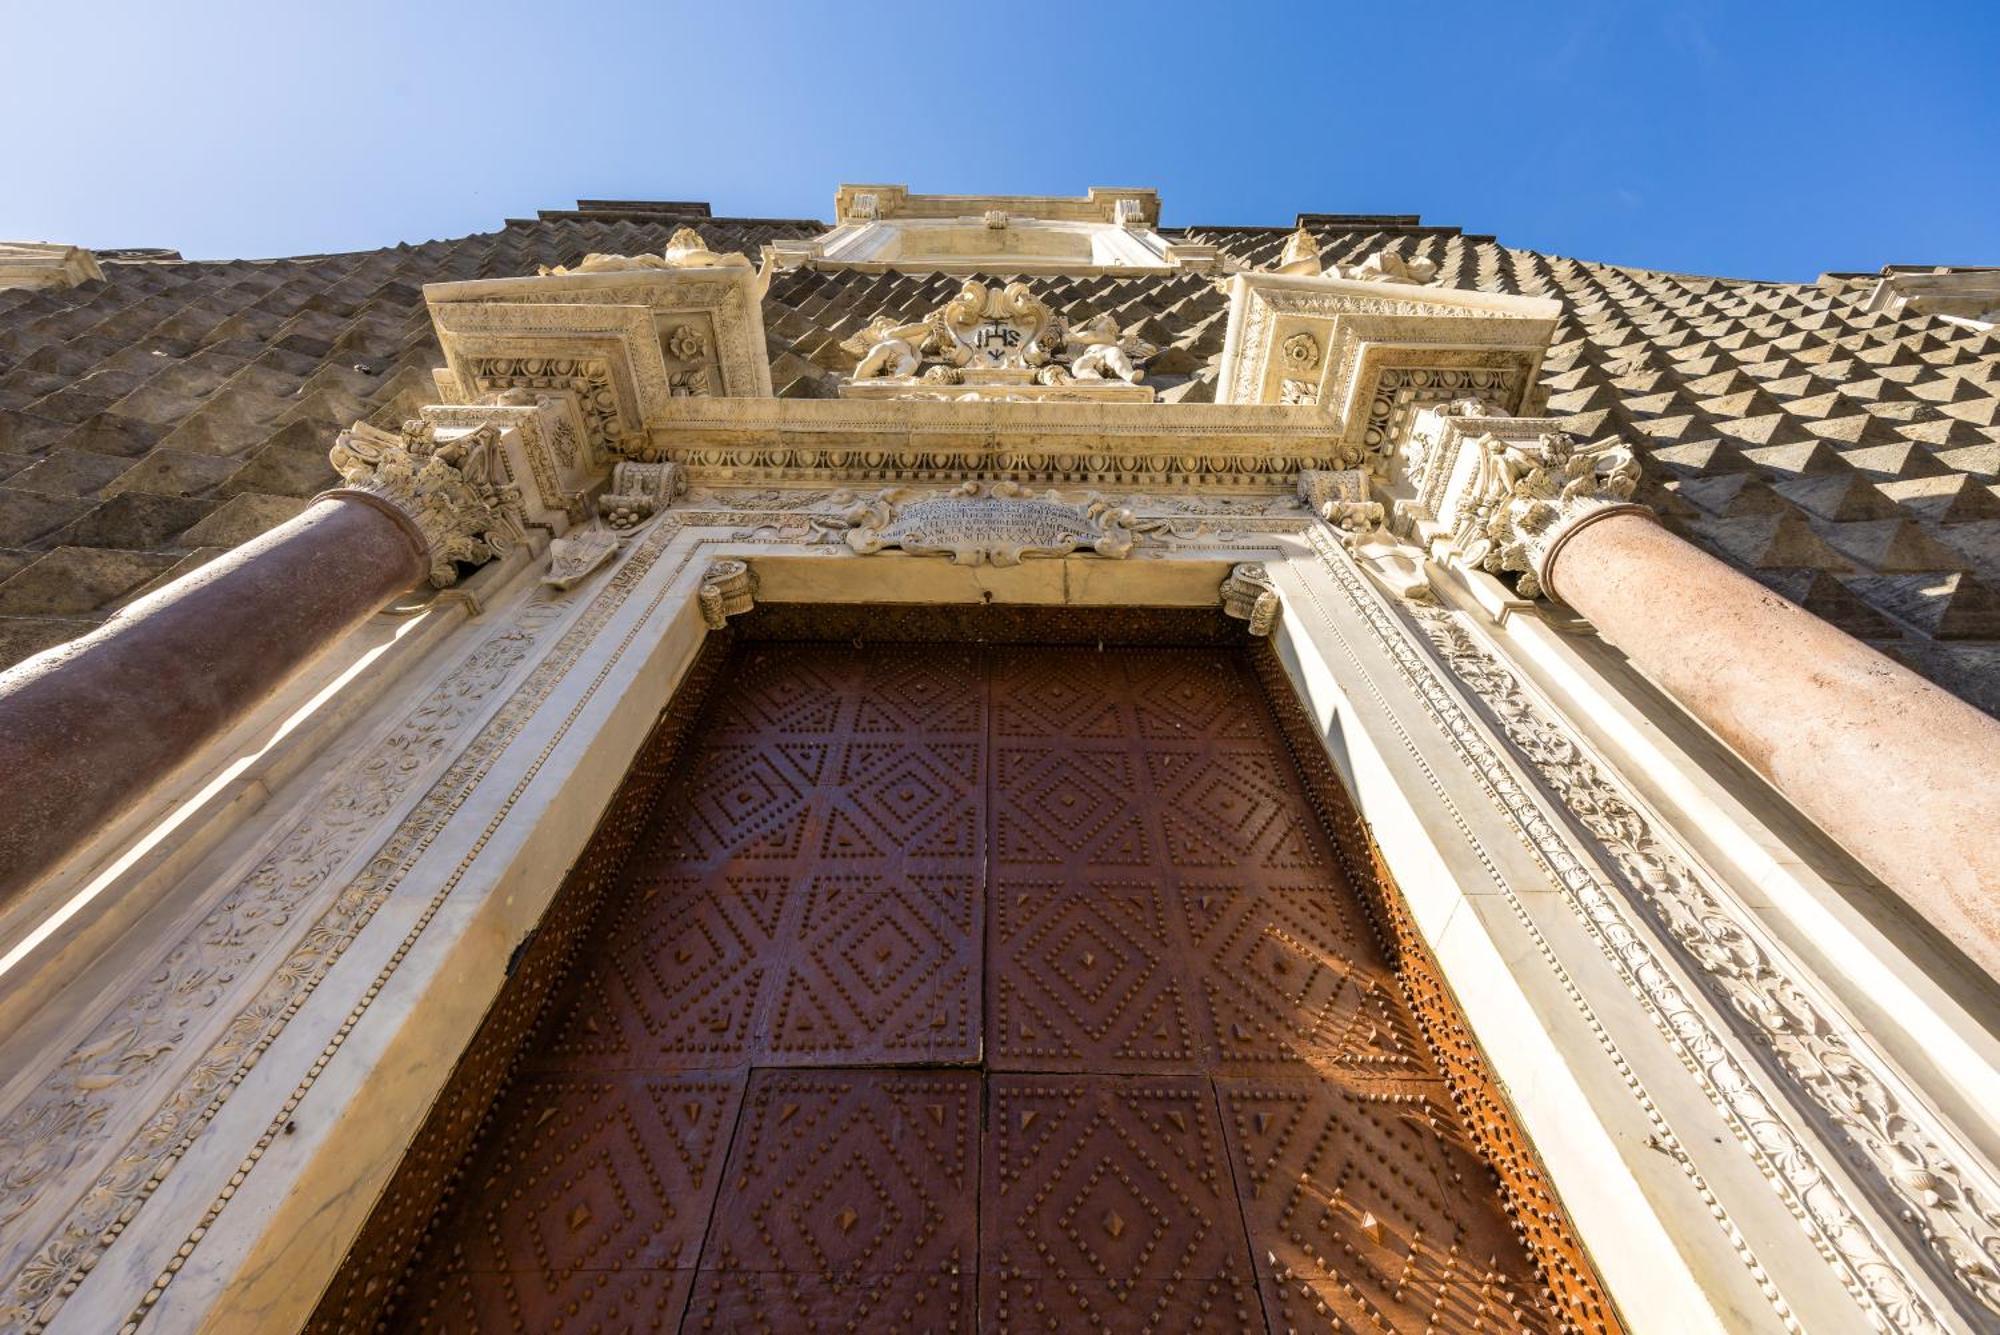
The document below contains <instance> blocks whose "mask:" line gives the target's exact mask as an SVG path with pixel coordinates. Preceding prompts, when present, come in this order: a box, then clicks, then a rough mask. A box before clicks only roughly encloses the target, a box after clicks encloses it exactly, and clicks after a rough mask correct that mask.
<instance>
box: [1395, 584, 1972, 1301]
mask: <svg viewBox="0 0 2000 1335" xmlns="http://www.w3.org/2000/svg"><path fill="white" fill-rule="evenodd" d="M1410 607H1411V611H1412V613H1413V615H1414V616H1415V617H1416V620H1417V623H1418V625H1419V626H1420V627H1421V628H1422V630H1423V631H1424V633H1425V634H1426V635H1427V636H1428V637H1429V639H1430V641H1431V643H1432V644H1433V645H1434V646H1435V647H1436V648H1437V650H1438V652H1439V653H1440V654H1441V655H1442V656H1443V657H1444V659H1445V661H1446V662H1447V663H1448V664H1449V665H1450V666H1451V668H1452V670H1453V674H1454V675H1455V676H1456V677H1457V678H1458V679H1459V680H1460V681H1461V682H1463V683H1464V684H1465V685H1466V686H1467V687H1469V688H1470V689H1471V690H1472V691H1473V692H1474V693H1475V694H1477V695H1478V697H1479V698H1480V700H1481V701H1482V702H1484V703H1485V705H1486V706H1487V708H1488V709H1489V710H1490V711H1491V712H1492V714H1493V717H1494V718H1495V719H1497V720H1498V721H1499V723H1500V725H1501V728H1502V730H1503V731H1504V733H1505V735H1506V737H1507V739H1508V740H1509V741H1510V742H1512V743H1513V744H1514V745H1515V747H1517V748H1518V749H1519V751H1520V752H1521V754H1522V755H1523V756H1525V757H1526V759H1527V760H1528V761H1529V763H1530V764H1532V765H1533V766H1534V768H1535V770H1536V772H1537V773H1538V774H1540V775H1541V777H1542V779H1543V781H1544V782H1545V783H1546V784H1547V785H1548V788H1549V790H1550V791H1551V792H1552V793H1553V794H1554V795H1555V796H1556V797H1557V798H1558V800H1560V801H1561V802H1562V804H1563V807H1564V809H1565V810H1567V811H1568V812H1569V813H1570V815H1571V816H1572V817H1573V818H1574V819H1575V820H1576V821H1577V822H1578V824H1579V825H1581V826H1582V827H1583V829H1584V830H1585V831H1586V832H1588V834H1589V835H1590V836H1591V839H1592V841H1593V842H1594V843H1595V844H1596V845H1597V846H1598V847H1599V848H1601V849H1602V850H1604V852H1605V853H1606V854H1607V855H1608V856H1609V858H1610V860H1611V863H1612V866H1613V867H1614V868H1615V869H1616V871H1617V873H1618V875H1619V879H1620V880H1621V881H1622V882H1623V883H1624V885H1625V888H1626V889H1627V891H1628V892H1629V894H1630V902H1632V903H1635V904H1637V905H1640V906H1642V907H1643V909H1644V910H1645V912H1646V914H1647V916H1648V918H1649V920H1650V922H1651V925H1652V926H1653V928H1654V929H1655V931H1656V933H1657V934H1658V937H1659V939H1662V940H1665V941H1668V942H1671V943H1673V945H1675V946H1677V947H1678V948H1679V950H1680V952H1681V957H1682V960H1683V962H1684V964H1685V965H1686V966H1687V972H1688V974H1689V975H1690V976H1691V977H1692V978H1694V979H1695V980H1697V981H1698V983H1699V985H1700V986H1701V987H1702V989H1703V990H1704V991H1705V992H1706V993H1707V994H1708V995H1709V998H1710V999H1711V1001H1713V1002H1714V1003H1715V1004H1716V1005H1717V1006H1718V1007H1719V1008H1720V1010H1721V1012H1722V1014H1724V1015H1725V1016H1735V1017H1738V1018H1739V1019H1740V1021H1741V1022H1742V1023H1741V1027H1742V1028H1745V1029H1747V1030H1748V1031H1749V1034H1750V1036H1751V1038H1752V1039H1753V1040H1754V1041H1755V1042H1756V1043H1757V1045H1758V1048H1759V1050H1760V1051H1761V1052H1763V1053H1765V1054H1768V1058H1769V1059H1770V1064H1771V1065H1772V1066H1774V1067H1775V1068H1776V1070H1775V1073H1776V1074H1778V1075H1779V1076H1780V1077H1781V1078H1782V1079H1784V1081H1785V1084H1786V1087H1787V1088H1788V1089H1790V1090H1792V1091H1794V1092H1795V1093H1796V1094H1797V1095H1800V1096H1802V1097H1801V1098H1798V1099H1797V1100H1795V1102H1797V1103H1798V1104H1799V1105H1800V1106H1802V1108H1803V1110H1804V1111H1806V1112H1808V1113H1809V1114H1811V1115H1812V1116H1813V1117H1814V1120H1815V1121H1817V1122H1818V1123H1819V1124H1820V1125H1821V1127H1822V1129H1823V1130H1825V1131H1828V1132H1830V1133H1832V1135H1833V1137H1834V1139H1835V1140H1836V1141H1838V1142H1844V1143H1846V1144H1847V1145H1848V1146H1850V1147H1851V1149H1852V1150H1853V1152H1854V1154H1853V1163H1854V1166H1855V1167H1857V1168H1861V1169H1862V1170H1863V1171H1864V1172H1866V1173H1868V1174H1869V1178H1870V1185H1872V1186H1874V1187H1875V1188H1876V1191H1875V1193H1874V1194H1875V1195H1876V1197H1877V1203H1878V1205H1880V1206H1881V1207H1883V1213H1884V1214H1886V1215H1887V1217H1889V1218H1892V1219H1895V1218H1902V1219H1905V1220H1907V1221H1908V1222H1910V1223H1912V1224H1915V1225H1917V1227H1915V1228H1912V1229H1909V1230H1906V1233H1907V1234H1908V1238H1909V1241H1910V1242H1911V1243H1912V1244H1913V1245H1914V1246H1915V1247H1916V1248H1917V1250H1918V1252H1919V1254H1922V1253H1923V1252H1925V1251H1929V1252H1930V1253H1932V1254H1933V1255H1934V1256H1935V1257H1936V1258H1937V1259H1938V1260H1939V1261H1940V1262H1941V1263H1942V1265H1943V1267H1944V1268H1945V1270H1946V1273H1947V1274H1948V1275H1949V1276H1950V1278H1951V1279H1952V1280H1953V1281H1955V1283H1956V1285H1957V1286H1958V1287H1960V1288H1961V1289H1963V1290H1964V1291H1965V1292H1967V1293H1968V1294H1970V1295H1972V1296H1973V1297H1975V1298H1976V1299H1977V1300H1978V1302H1979V1303H1980V1304H1981V1306H1982V1307H1983V1308H1984V1309H1985V1310H1986V1311H1987V1312H1989V1313H2000V1285H1996V1282H1995V1260H1996V1258H2000V1214H1996V1212H1995V1208H1994V1205H1995V1202H1994V1199H1993V1197H1992V1195H1991V1185H1990V1183H1988V1182H1986V1181H1985V1180H1983V1174H1980V1173H1978V1172H1977V1171H1975V1170H1969V1169H1965V1168H1962V1167H1961V1166H1960V1165H1959V1164H1958V1163H1957V1162H1955V1161H1954V1159H1953V1157H1952V1154H1951V1152H1950V1151H1948V1150H1947V1149H1946V1148H1945V1144H1946V1141H1947V1137H1946V1133H1944V1132H1943V1131H1942V1129H1941V1128H1939V1127H1937V1126H1936V1125H1935V1123H1934V1121H1933V1119H1932V1118H1931V1116H1930V1113H1929V1111H1928V1110H1927V1109H1925V1108H1924V1107H1923V1106H1922V1104H1921V1103H1920V1102H1919V1101H1918V1100H1917V1099H1915V1098H1914V1097H1913V1096H1911V1095H1910V1094H1909V1093H1908V1092H1907V1091H1905V1090H1899V1089H1897V1088H1896V1087H1894V1086H1893V1085H1892V1084H1891V1079H1892V1078H1893V1077H1890V1078H1885V1073H1884V1072H1881V1071H1878V1070H1877V1069H1876V1066H1875V1064H1874V1063H1873V1062H1872V1061H1871V1060H1870V1059H1869V1056H1868V1055H1866V1047H1867V1044H1866V1040H1864V1039H1862V1038H1860V1037H1859V1036H1858V1035H1856V1034H1854V1032H1853V1031H1852V1029H1851V1028H1850V1027H1849V1026H1848V1024H1847V1023H1846V1022H1845V1021H1844V1020H1843V1019H1842V1018H1841V1017H1840V1016H1839V1015H1838V1013H1837V1012H1836V1011H1835V1010H1834V1009H1833V1008H1832V1007H1831V1006H1830V1005H1828V1004H1827V1003H1826V1002H1825V1000H1824V999H1823V998H1821V997H1819V996H1817V995H1815V993H1816V989H1814V988H1812V987H1811V986H1810V985H1809V984H1807V983H1805V982H1803V981H1802V980H1800V979H1798V978H1796V977H1793V976H1791V975H1790V974H1788V973H1787V972H1786V970H1787V968H1788V967H1789V966H1788V962H1787V961H1785V960H1783V959H1782V957H1781V956H1779V955H1778V954H1777V952H1776V951H1775V950H1774V949H1773V948H1772V947H1770V946H1769V945H1768V944H1767V943H1765V942H1763V941H1762V940H1760V939H1759V936H1760V933H1759V932H1758V931H1757V929H1755V928H1754V927H1753V926H1752V925H1751V924H1749V923H1747V922H1746V921H1745V920H1744V918H1743V916H1742V914H1741V913H1740V912H1739V911H1737V910H1734V909H1732V908H1731V906H1729V905H1728V904H1727V903H1726V902H1725V898H1724V896H1723V894H1722V893H1721V892H1720V891H1718V890H1717V889H1716V888H1715V887H1713V886H1712V885H1711V884H1710V883H1709V880H1708V878H1707V877H1706V876H1705V875H1703V874H1701V873H1699V872H1698V871H1696V870H1695V868H1694V867H1693V866H1692V865H1691V864H1690V863H1689V862H1687V861H1686V860H1685V859H1684V858H1682V857H1681V856H1680V854H1679V853H1678V852H1677V851H1676V850H1675V848H1674V847H1673V846H1672V844H1671V842H1670V838H1669V837H1667V836H1663V835H1662V833H1661V832H1660V831H1659V830H1657V829H1656V828H1655V826H1654V824H1653V821H1652V819H1651V818H1650V817H1649V816H1648V815H1647V814H1646V813H1645V811H1644V810H1643V809H1642V808H1641V807H1640V806H1639V805H1638V804H1637V803H1635V802H1633V801H1632V800H1631V799H1630V796H1629V794H1627V793H1626V792H1625V791H1624V790H1623V789H1622V787H1621V786H1620V785H1619V784H1617V783H1616V782H1615V781H1614V780H1612V779H1611V778H1610V777H1609V776H1608V775H1607V774H1606V773H1605V772H1604V771H1603V770H1602V769H1600V768H1599V767H1598V765H1597V764H1596V763H1595V761H1594V760H1592V758H1591V757H1590V756H1589V754H1588V753H1587V752H1585V751H1584V750H1583V748H1582V747H1581V746H1579V745H1578V743H1577V741H1576V740H1575V738H1574V737H1573V736H1571V735H1570V734H1569V732H1568V731H1567V729H1566V728H1564V727H1563V726H1562V725H1561V724H1559V723H1557V722H1556V721H1555V720H1554V719H1553V718H1551V717H1550V716H1549V715H1548V714H1547V713H1545V712H1544V711H1543V710H1541V708H1540V707H1539V706H1538V705H1537V703H1536V702H1535V701H1534V699H1533V698H1532V697H1531V696H1530V695H1529V694H1528V692H1527V691H1526V690H1525V689H1524V688H1523V687H1522V685H1521V683H1520V681H1519V680H1518V679H1517V678H1516V677H1515V676H1514V675H1513V674H1512V673H1511V672H1509V671H1508V670H1507V669H1506V668H1505V667H1504V666H1502V665H1501V664H1500V662H1499V661H1498V660H1497V659H1496V658H1495V657H1494V656H1493V655H1492V654H1491V653H1490V652H1488V651H1487V650H1486V649H1485V648H1484V647H1483V646H1481V645H1480V644H1479V643H1478V642H1477V641H1476V640H1475V639H1474V638H1473V636H1472V635H1471V634H1470V633H1469V632H1468V630H1467V629H1466V627H1465V625H1464V624H1463V623H1462V622H1461V621H1460V620H1459V618H1458V617H1456V616H1455V615H1453V614H1451V613H1449V612H1446V611H1444V610H1443V609H1442V608H1440V607H1438V606H1437V605H1435V604H1431V605H1425V604H1422V603H1413V604H1411V605H1410Z"/></svg>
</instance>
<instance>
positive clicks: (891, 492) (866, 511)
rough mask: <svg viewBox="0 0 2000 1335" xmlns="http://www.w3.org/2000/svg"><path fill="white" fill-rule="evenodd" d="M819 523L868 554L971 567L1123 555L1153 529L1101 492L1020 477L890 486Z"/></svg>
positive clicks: (826, 531)
mask: <svg viewBox="0 0 2000 1335" xmlns="http://www.w3.org/2000/svg"><path fill="white" fill-rule="evenodd" d="M815 523H816V524H817V525H818V526H819V527H820V528H821V530H822V533H823V534H824V535H825V536H826V537H828V538H838V539H839V540H841V541H844V542H845V543H846V544H847V545H848V546H849V547H850V548H852V549H853V550H854V551H856V552H859V553H861V554H862V555H864V556H865V555H869V554H871V553H874V552H879V551H883V550H885V549H887V548H891V547H894V548H899V549H901V550H902V551H905V552H909V553H911V554H912V555H916V556H949V557H950V558H951V559H952V562H953V563H954V564H956V565H968V566H972V565H986V564H991V565H996V566H1012V565H1019V564H1020V563H1021V561H1022V559H1023V558H1025V557H1030V556H1067V555H1069V554H1070V553H1071V552H1076V551H1085V550H1087V551H1091V552H1095V553H1096V554H1097V555H1099V556H1108V557H1112V558H1114V559H1115V558H1121V557H1124V556H1127V555H1129V554H1130V553H1131V551H1132V547H1133V544H1134V543H1135V542H1136V541H1137V535H1138V534H1139V533H1140V532H1141V531H1145V530H1146V529H1147V528H1148V527H1150V526H1149V525H1147V524H1146V523H1144V522H1143V521H1141V520H1139V519H1138V518H1137V517H1136V516H1134V515H1133V513H1132V512H1131V511H1130V510H1129V509H1127V508H1125V507H1123V506H1118V505H1114V504H1113V503H1111V502H1110V501H1107V500H1105V499H1103V498H1102V497H1100V496H1096V495H1084V496H1082V497H1079V498H1076V499H1073V500H1072V499H1066V498H1064V496H1063V495H1062V493H1060V492H1057V491H1044V492H1040V493H1037V492H1033V491H1030V490H1029V489H1027V488H1026V487H1023V486H1022V485H1021V484H1019V483H1018V482H967V483H963V484H961V485H959V486H957V487H954V488H952V489H951V490H949V491H944V492H932V493H928V494H922V495H917V494H913V493H911V492H910V491H909V490H908V489H906V488H902V487H890V488H888V489H886V490H883V491H880V492H877V493H876V494H875V495H873V496H871V497H868V498H867V499H865V500H862V501H859V502H858V503H856V504H854V505H852V506H850V507H849V508H848V509H846V510H844V511H842V512H841V513H840V514H839V515H838V516H836V517H834V518H830V519H819V520H815Z"/></svg>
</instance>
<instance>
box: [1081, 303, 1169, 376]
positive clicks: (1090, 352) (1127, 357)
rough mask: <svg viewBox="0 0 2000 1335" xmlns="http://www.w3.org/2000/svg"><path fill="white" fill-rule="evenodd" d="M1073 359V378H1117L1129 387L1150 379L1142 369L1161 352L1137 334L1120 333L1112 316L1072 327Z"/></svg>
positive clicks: (1101, 317) (1090, 320)
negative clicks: (1147, 360)
mask: <svg viewBox="0 0 2000 1335" xmlns="http://www.w3.org/2000/svg"><path fill="white" fill-rule="evenodd" d="M1064 341H1065V342H1066V343H1068V344H1069V346H1070V348H1071V350H1072V355H1071V357H1070V363H1069V373H1070V376H1071V378H1073V379H1076V380H1103V379H1106V378H1107V376H1116V377H1117V378H1118V379H1120V380H1123V381H1124V382H1125V383H1126V384H1128V385H1136V384H1138V383H1139V382H1140V381H1141V380H1144V379H1145V378H1146V372H1145V370H1144V369H1143V368H1142V367H1141V366H1140V365H1139V363H1140V362H1143V361H1145V360H1146V359H1147V358H1149V357H1151V356H1152V355H1153V354H1154V353H1156V352H1158V351H1159V349H1158V348H1157V347H1155V346H1154V345H1153V344H1151V343H1148V342H1147V341H1146V340H1145V339H1143V338H1140V337H1138V336H1137V335H1136V334H1124V333H1120V332H1119V329H1118V322H1117V321H1116V320H1113V319H1112V318H1111V317H1110V316H1109V315H1098V316H1093V317H1092V318H1091V319H1089V320H1086V321H1085V322H1084V323H1082V324H1080V325H1071V326H1070V328H1069V330H1068V332H1067V333H1066V334H1065V335H1064Z"/></svg>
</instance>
